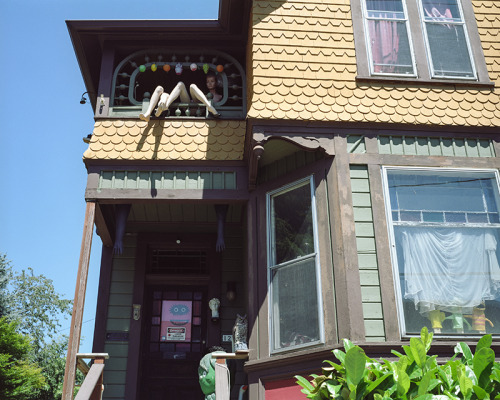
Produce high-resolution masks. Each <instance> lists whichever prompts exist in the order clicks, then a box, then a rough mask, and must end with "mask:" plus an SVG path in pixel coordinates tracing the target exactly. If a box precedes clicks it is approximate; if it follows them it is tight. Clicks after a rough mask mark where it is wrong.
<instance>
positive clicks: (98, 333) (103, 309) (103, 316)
mask: <svg viewBox="0 0 500 400" xmlns="http://www.w3.org/2000/svg"><path fill="white" fill-rule="evenodd" d="M112 268H113V248H112V247H106V246H105V245H103V246H102V253H101V273H100V276H99V289H98V293H97V307H96V316H95V327H94V342H93V345H92V351H93V352H94V353H101V352H104V343H105V338H106V321H107V318H108V303H109V288H110V285H111V272H112Z"/></svg>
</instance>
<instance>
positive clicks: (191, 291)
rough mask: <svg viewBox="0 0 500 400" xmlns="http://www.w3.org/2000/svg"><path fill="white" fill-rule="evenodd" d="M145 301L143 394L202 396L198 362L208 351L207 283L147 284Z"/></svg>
mask: <svg viewBox="0 0 500 400" xmlns="http://www.w3.org/2000/svg"><path fill="white" fill-rule="evenodd" d="M144 300H145V302H144V304H145V315H144V317H145V321H146V322H145V323H144V325H143V334H142V338H143V340H142V351H141V352H142V357H141V364H142V368H141V369H142V373H141V375H142V379H141V384H140V392H139V399H141V400H170V399H172V400H174V399H175V400H178V399H189V400H196V399H200V400H201V399H204V396H203V393H202V392H201V389H200V386H199V383H198V365H199V362H200V359H201V358H202V357H203V355H204V354H205V353H206V347H205V346H206V333H207V324H206V319H207V318H206V315H207V313H206V310H207V309H208V300H207V286H203V285H199V286H190V285H184V284H183V285H176V286H167V285H148V286H146V287H145V293H144Z"/></svg>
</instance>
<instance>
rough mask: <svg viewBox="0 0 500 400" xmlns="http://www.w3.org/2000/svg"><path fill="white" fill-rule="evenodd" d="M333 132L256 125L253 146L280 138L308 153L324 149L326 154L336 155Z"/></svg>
mask: <svg viewBox="0 0 500 400" xmlns="http://www.w3.org/2000/svg"><path fill="white" fill-rule="evenodd" d="M333 133H334V132H333V130H332V129H331V128H329V129H328V128H326V129H324V130H323V131H320V130H314V129H311V128H309V127H301V126H298V125H297V126H292V127H287V126H285V127H283V126H282V127H277V126H272V127H267V126H261V125H255V126H253V127H252V145H253V146H254V145H260V146H263V145H264V144H265V143H266V142H267V141H268V140H269V139H272V138H279V139H282V140H286V141H288V142H291V143H293V144H295V145H297V146H299V147H300V148H302V149H304V150H308V151H316V150H319V149H322V150H323V151H324V152H325V153H326V154H328V155H330V156H332V155H334V154H335V148H334V146H333V143H332V137H333Z"/></svg>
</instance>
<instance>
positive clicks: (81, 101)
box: [80, 92, 88, 104]
mask: <svg viewBox="0 0 500 400" xmlns="http://www.w3.org/2000/svg"><path fill="white" fill-rule="evenodd" d="M86 94H88V92H85V93H83V94H82V98H81V99H80V104H85V103H86V102H87V98H86V97H85V95H86Z"/></svg>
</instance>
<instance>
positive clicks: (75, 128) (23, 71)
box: [0, 0, 218, 352]
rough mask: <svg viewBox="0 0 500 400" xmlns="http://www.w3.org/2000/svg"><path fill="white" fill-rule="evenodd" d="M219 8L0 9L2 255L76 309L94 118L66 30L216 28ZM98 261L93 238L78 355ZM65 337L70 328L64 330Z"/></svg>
mask: <svg viewBox="0 0 500 400" xmlns="http://www.w3.org/2000/svg"><path fill="white" fill-rule="evenodd" d="M217 15H218V1H217V0H189V1H173V0H163V1H158V0H153V1H152V0H149V1H147V2H146V1H130V0H100V1H97V0H80V1H75V0H45V1H39V0H36V1H35V0H28V1H23V2H19V0H1V1H0V57H1V62H0V116H1V120H2V123H1V127H0V253H5V254H7V258H8V259H10V260H11V261H12V265H13V266H14V267H15V269H18V270H20V269H25V268H28V267H32V268H33V269H34V271H35V273H36V274H43V275H45V276H46V277H48V278H50V279H52V280H53V281H54V285H55V287H56V290H57V291H58V292H59V293H61V294H62V295H63V297H65V298H70V299H73V297H74V292H75V283H76V272H77V268H78V258H79V253H80V245H81V239H82V230H83V222H84V214H85V201H84V190H85V185H86V178H87V173H86V170H85V166H84V164H83V162H82V154H83V152H84V151H85V150H86V146H87V145H86V144H85V143H83V141H82V138H83V137H84V136H87V135H88V134H89V133H91V132H92V127H93V124H94V120H93V112H92V109H91V107H90V105H89V103H87V104H85V105H81V104H80V102H79V100H80V96H81V94H82V93H83V92H85V91H86V89H85V86H84V84H83V79H82V77H81V74H80V70H79V67H78V64H77V61H76V57H75V54H74V51H73V47H72V45H71V41H70V37H69V34H68V31H67V28H66V24H65V21H66V20H71V19H74V20H80V19H216V18H217ZM100 256H101V241H100V238H99V237H98V236H96V235H94V240H93V244H92V253H91V260H90V270H89V280H88V285H87V295H86V304H85V314H84V317H83V321H84V324H83V330H82V335H83V336H84V341H83V344H82V345H81V346H80V351H81V352H90V351H91V349H92V335H93V329H94V316H95V306H96V298H97V286H98V279H99V263H100ZM62 324H63V328H62V331H61V334H63V333H65V334H67V333H69V325H70V321H69V320H67V321H64V322H62Z"/></svg>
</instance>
